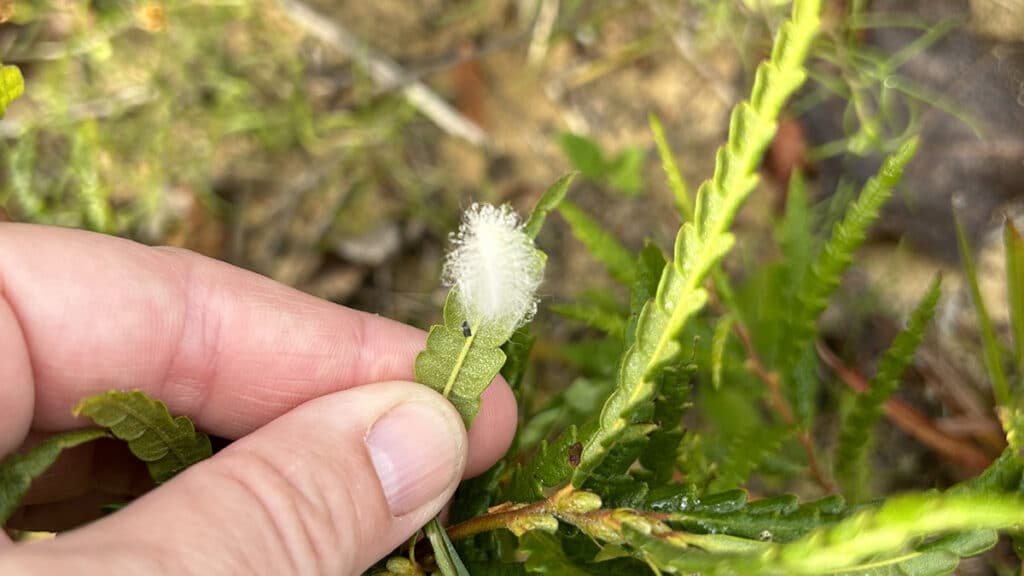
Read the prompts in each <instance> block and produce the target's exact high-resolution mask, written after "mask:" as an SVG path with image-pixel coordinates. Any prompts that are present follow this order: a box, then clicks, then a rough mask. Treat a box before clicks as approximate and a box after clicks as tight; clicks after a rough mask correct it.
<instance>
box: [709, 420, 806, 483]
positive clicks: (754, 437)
mask: <svg viewBox="0 0 1024 576" xmlns="http://www.w3.org/2000/svg"><path fill="white" fill-rule="evenodd" d="M792 435H793V428H792V427H791V426H785V425H780V426H770V425H767V426H753V427H751V428H749V429H748V430H747V431H746V433H743V434H741V435H740V436H738V437H736V438H735V439H734V440H733V442H732V444H731V445H730V446H729V453H728V454H727V456H726V457H725V458H724V459H723V460H722V461H721V462H720V463H719V467H718V474H717V477H716V478H715V479H714V481H712V482H711V484H710V486H709V489H711V490H724V489H727V488H735V487H737V486H739V485H741V484H742V483H744V482H746V481H747V480H748V479H749V478H750V475H751V474H753V473H754V472H756V471H757V470H758V468H760V467H761V466H762V465H763V464H764V462H765V461H766V460H768V459H769V458H771V457H772V456H773V455H776V454H778V452H779V450H780V449H781V448H782V445H783V444H784V443H785V442H786V440H788V439H789V438H791V437H792Z"/></svg>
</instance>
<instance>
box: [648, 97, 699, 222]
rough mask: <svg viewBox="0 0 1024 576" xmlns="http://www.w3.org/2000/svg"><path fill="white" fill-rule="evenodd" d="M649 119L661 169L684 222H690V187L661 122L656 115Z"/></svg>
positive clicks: (691, 215)
mask: <svg viewBox="0 0 1024 576" xmlns="http://www.w3.org/2000/svg"><path fill="white" fill-rule="evenodd" d="M647 119H648V122H649V123H650V125H651V133H652V134H653V135H654V143H655V144H656V145H657V147H658V157H659V158H661V168H662V170H664V171H665V178H666V179H667V180H668V187H669V188H670V189H671V190H672V196H673V197H674V198H675V203H676V210H678V211H679V214H680V215H681V216H682V217H683V220H684V221H686V222H689V221H691V220H693V200H691V199H690V190H689V186H687V185H686V180H685V179H683V174H682V172H680V171H679V165H678V164H676V157H675V154H674V153H673V152H672V148H671V146H669V143H668V139H667V138H666V137H665V128H663V127H662V125H661V120H660V119H659V118H658V117H657V116H656V115H654V114H651V115H650V116H648V118H647Z"/></svg>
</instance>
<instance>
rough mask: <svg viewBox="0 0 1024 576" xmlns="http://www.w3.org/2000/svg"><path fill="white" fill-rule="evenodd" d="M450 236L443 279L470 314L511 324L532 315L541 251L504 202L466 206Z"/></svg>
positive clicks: (542, 259) (534, 308)
mask: <svg viewBox="0 0 1024 576" xmlns="http://www.w3.org/2000/svg"><path fill="white" fill-rule="evenodd" d="M451 241H452V248H451V251H449V252H448V257H447V258H446V260H445V263H444V271H443V273H442V279H443V281H444V283H445V284H446V285H448V286H453V287H455V288H456V289H457V291H458V295H459V300H460V301H461V302H462V304H463V305H464V306H465V307H466V308H468V309H469V311H470V312H471V315H472V316H476V317H477V318H478V319H479V321H481V322H485V323H495V322H496V323H500V324H501V325H503V327H509V326H510V327H511V328H517V327H519V326H521V325H523V324H525V323H526V322H528V321H529V320H530V319H531V318H533V315H534V313H535V312H536V311H537V296H536V292H537V287H538V286H540V282H541V279H542V278H543V274H544V256H543V254H542V253H541V252H540V251H538V250H537V249H536V248H535V247H534V245H533V240H532V239H531V238H530V237H529V236H527V235H526V233H525V232H523V224H522V222H520V221H519V216H518V215H517V214H516V213H515V212H514V211H513V210H512V209H511V208H510V207H509V206H508V205H503V206H500V207H495V206H491V205H490V204H474V205H472V206H470V208H469V210H466V212H465V213H464V214H463V217H462V225H461V226H459V231H458V232H457V233H455V234H453V235H452V237H451Z"/></svg>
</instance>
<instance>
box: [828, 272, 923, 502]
mask: <svg viewBox="0 0 1024 576" xmlns="http://www.w3.org/2000/svg"><path fill="white" fill-rule="evenodd" d="M941 286H942V277H941V276H936V277H935V279H934V280H932V283H931V285H930V286H929V287H928V291H927V292H925V295H924V297H923V298H922V299H921V302H920V303H918V305H917V307H916V308H915V309H914V311H913V312H912V313H911V315H910V319H909V321H908V322H907V327H906V328H905V329H903V330H902V331H901V332H900V333H899V334H898V335H897V336H896V338H895V339H894V340H893V343H892V345H891V346H890V347H889V349H888V350H886V352H885V355H884V356H883V357H882V360H881V361H880V362H879V364H878V371H877V372H876V373H875V376H874V378H872V379H871V383H870V387H869V389H868V391H867V392H865V393H864V394H860V395H859V396H857V398H856V400H855V403H854V406H853V408H852V409H851V411H850V412H849V414H847V416H846V418H845V419H844V420H843V423H842V425H841V426H840V429H839V444H838V447H837V448H836V475H837V477H838V478H839V479H840V481H841V483H842V485H843V487H844V488H845V489H846V491H847V494H848V495H849V496H851V497H852V498H853V499H854V500H855V501H856V500H860V498H861V497H862V496H863V495H864V492H865V484H866V475H867V470H868V469H869V465H868V462H866V458H865V457H866V455H867V452H868V448H869V446H870V443H871V438H872V436H873V434H872V431H873V430H874V427H875V423H876V422H877V421H878V419H879V417H881V415H882V406H883V405H884V404H885V401H886V400H888V398H889V396H891V395H892V393H893V392H895V391H896V389H897V388H899V385H900V379H901V378H902V376H903V372H904V371H905V370H906V369H907V366H909V365H910V363H911V362H912V361H913V359H914V353H915V352H916V351H917V348H918V346H920V344H921V340H922V339H923V338H924V333H925V330H926V329H927V328H928V324H929V322H931V319H932V317H933V316H934V315H935V306H936V305H937V304H938V301H939V296H940V295H941V294H942V291H941Z"/></svg>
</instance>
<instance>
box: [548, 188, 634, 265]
mask: <svg viewBox="0 0 1024 576" xmlns="http://www.w3.org/2000/svg"><path fill="white" fill-rule="evenodd" d="M558 211H559V212H560V213H561V214H562V217H563V218H565V220H566V222H568V223H569V226H570V227H571V228H572V234H573V236H575V237H576V238H577V239H578V240H579V241H580V242H582V243H583V245H584V246H586V247H587V250H588V251H589V252H590V253H591V254H592V255H593V256H594V258H597V260H598V262H600V263H601V264H604V266H605V268H607V269H608V272H609V273H610V274H611V275H612V277H614V278H615V279H616V280H618V281H619V282H622V283H623V284H627V285H628V284H631V283H632V282H633V276H634V275H635V273H636V272H635V270H634V269H633V262H634V259H633V254H632V253H631V252H630V251H629V250H627V249H626V247H625V246H623V245H622V244H620V243H619V241H618V240H617V239H616V238H615V236H613V235H611V234H610V233H608V232H607V231H606V230H605V229H604V227H603V226H601V225H600V224H598V223H597V222H595V221H594V219H593V218H591V217H590V216H588V215H587V214H586V213H585V212H584V211H583V210H582V209H580V207H579V206H577V205H575V204H573V203H572V202H569V201H568V200H567V201H565V202H562V204H561V205H560V206H559V207H558Z"/></svg>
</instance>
